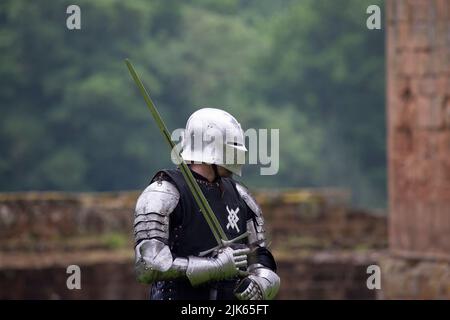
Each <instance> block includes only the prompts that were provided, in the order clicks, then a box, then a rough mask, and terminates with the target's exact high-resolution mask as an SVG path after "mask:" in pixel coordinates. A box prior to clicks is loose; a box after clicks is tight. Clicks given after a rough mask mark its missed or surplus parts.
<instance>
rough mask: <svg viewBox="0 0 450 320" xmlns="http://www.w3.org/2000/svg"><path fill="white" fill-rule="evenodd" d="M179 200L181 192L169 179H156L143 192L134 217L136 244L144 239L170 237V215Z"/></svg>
mask: <svg viewBox="0 0 450 320" xmlns="http://www.w3.org/2000/svg"><path fill="white" fill-rule="evenodd" d="M179 200H180V193H179V192H178V190H177V188H176V187H175V186H174V185H173V184H172V183H170V182H169V181H160V180H158V181H155V182H153V183H151V184H150V185H149V186H148V187H147V188H146V189H145V190H144V192H142V194H141V195H140V196H139V198H138V200H137V203H136V209H135V217H134V235H135V240H136V244H138V243H139V242H140V241H142V240H144V239H152V238H161V239H164V240H166V241H167V240H168V239H169V215H170V213H171V212H172V211H173V210H174V209H175V207H176V206H177V205H178V202H179Z"/></svg>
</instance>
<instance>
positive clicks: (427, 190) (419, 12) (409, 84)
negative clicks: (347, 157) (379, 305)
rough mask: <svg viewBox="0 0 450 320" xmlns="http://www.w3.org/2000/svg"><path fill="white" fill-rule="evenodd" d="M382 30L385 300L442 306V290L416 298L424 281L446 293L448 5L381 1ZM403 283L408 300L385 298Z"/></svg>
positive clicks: (449, 256) (449, 255)
mask: <svg viewBox="0 0 450 320" xmlns="http://www.w3.org/2000/svg"><path fill="white" fill-rule="evenodd" d="M386 23H387V80H388V83H387V101H388V130H389V132H388V162H389V204H390V208H389V217H390V219H389V244H390V252H391V255H392V256H393V258H392V259H393V260H392V261H391V262H388V261H385V263H384V264H385V266H386V269H387V270H385V271H384V272H383V274H385V288H386V292H385V296H386V297H416V298H424V297H435V298H442V297H446V298H450V295H448V290H444V291H439V290H437V291H436V294H435V295H434V296H433V295H430V294H429V292H430V291H429V290H428V289H427V285H423V290H421V288H422V284H424V283H426V282H427V281H428V280H429V281H428V283H438V282H442V281H443V282H444V284H445V285H447V286H450V278H449V276H448V270H449V269H448V268H449V264H448V263H449V262H450V1H447V0H398V1H397V0H388V1H387V20H386ZM399 257H403V258H404V259H405V261H403V262H402V260H401V259H399ZM411 261H413V262H411ZM421 261H423V263H424V265H423V267H421V266H419V267H417V266H416V264H417V263H420V262H421ZM433 261H434V263H436V264H439V265H441V264H442V263H444V265H446V267H445V268H447V272H446V273H445V272H444V274H447V276H445V275H442V273H440V272H436V273H435V272H434V271H433V270H435V269H434V268H433V267H430V265H429V264H430V263H433ZM402 263H403V267H399V266H400V265H401V264H402ZM411 263H412V264H411ZM412 265H414V267H411V268H409V267H407V266H412ZM439 268H440V267H439ZM439 268H437V269H439ZM437 269H436V270H437ZM407 274H408V275H407ZM417 277H420V278H425V279H428V280H427V281H416V280H417V279H416V280H413V279H415V278H417ZM407 278H408V279H409V280H408V281H410V282H411V283H413V284H414V285H416V286H417V287H416V289H415V290H414V293H413V292H410V293H405V292H401V290H400V291H397V293H398V294H395V293H393V292H394V291H395V290H394V288H400V286H397V285H395V283H396V282H397V281H399V279H403V280H406V279H407ZM439 292H440V293H439Z"/></svg>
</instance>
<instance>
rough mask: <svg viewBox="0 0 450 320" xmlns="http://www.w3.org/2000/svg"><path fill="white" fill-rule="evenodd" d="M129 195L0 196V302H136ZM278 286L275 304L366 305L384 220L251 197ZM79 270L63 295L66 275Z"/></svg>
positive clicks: (316, 203) (143, 293)
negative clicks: (78, 278)
mask: <svg viewBox="0 0 450 320" xmlns="http://www.w3.org/2000/svg"><path fill="white" fill-rule="evenodd" d="M137 196H138V193H136V192H122V193H97V194H95V193H93V194H64V193H19V194H0V299H22V298H27V299H78V298H82V299H145V298H146V297H147V293H148V288H147V287H145V286H143V285H140V284H138V283H137V282H136V280H135V279H134V272H133V255H134V253H133V237H132V225H131V224H132V219H133V207H134V204H135V201H136V199H137ZM256 198H257V199H258V202H259V203H260V204H261V205H262V209H263V211H264V213H265V217H266V221H267V226H268V233H269V238H270V243H271V248H272V251H273V253H274V255H275V258H276V260H277V262H278V271H279V274H280V276H281V279H282V281H283V282H282V287H281V290H280V293H279V296H278V298H279V299H309V298H319V299H330V298H335V299H357V298H359V299H374V298H375V297H376V292H374V291H372V290H368V289H367V287H366V278H367V274H366V268H367V266H368V265H370V264H373V263H375V262H376V259H377V256H378V255H379V252H380V251H382V250H383V248H385V247H386V239H387V235H386V232H387V231H386V220H385V218H384V217H383V216H374V215H370V214H368V213H365V212H356V211H352V210H350V209H348V208H346V201H347V198H348V195H347V194H346V193H342V192H338V191H330V190H317V191H311V190H291V191H286V192H258V193H256ZM71 264H76V265H79V266H80V267H81V270H82V290H80V291H77V290H68V289H67V287H66V283H65V281H66V279H67V276H68V275H67V274H66V268H67V266H69V265H71Z"/></svg>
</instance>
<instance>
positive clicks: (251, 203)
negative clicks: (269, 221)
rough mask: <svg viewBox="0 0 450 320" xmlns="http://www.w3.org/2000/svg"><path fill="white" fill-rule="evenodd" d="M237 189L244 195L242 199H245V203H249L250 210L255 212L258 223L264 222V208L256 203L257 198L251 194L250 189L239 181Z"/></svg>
mask: <svg viewBox="0 0 450 320" xmlns="http://www.w3.org/2000/svg"><path fill="white" fill-rule="evenodd" d="M236 189H237V191H238V192H239V195H240V196H241V197H242V199H243V200H244V201H245V203H246V204H247V205H248V207H249V208H250V210H252V211H253V213H254V214H255V219H256V222H257V224H258V225H261V226H262V225H263V224H264V219H263V216H262V210H261V208H260V206H259V205H258V204H257V203H256V200H255V198H253V196H252V195H251V193H250V192H249V191H248V189H247V188H245V187H244V186H242V185H240V184H239V183H236Z"/></svg>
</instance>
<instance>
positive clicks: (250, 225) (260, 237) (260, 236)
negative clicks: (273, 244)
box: [236, 183, 266, 247]
mask: <svg viewBox="0 0 450 320" xmlns="http://www.w3.org/2000/svg"><path fill="white" fill-rule="evenodd" d="M236 189H237V191H238V192H239V195H240V196H241V197H242V199H243V200H244V201H245V203H246V204H247V206H248V207H249V208H250V210H252V212H253V213H254V218H253V219H249V220H248V221H247V231H248V232H249V233H250V234H249V236H248V243H249V245H250V246H255V245H259V246H261V247H265V246H266V235H265V230H264V218H263V216H262V211H261V208H260V207H259V205H258V204H257V203H256V201H255V199H254V198H253V196H252V195H251V194H250V192H249V191H248V190H247V188H245V187H243V186H242V185H240V184H238V183H236Z"/></svg>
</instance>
